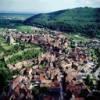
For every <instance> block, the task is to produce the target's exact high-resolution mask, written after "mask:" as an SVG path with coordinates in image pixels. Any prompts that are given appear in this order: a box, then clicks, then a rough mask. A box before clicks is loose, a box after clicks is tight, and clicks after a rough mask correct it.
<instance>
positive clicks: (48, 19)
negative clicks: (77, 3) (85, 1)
mask: <svg viewBox="0 0 100 100" xmlns="http://www.w3.org/2000/svg"><path fill="white" fill-rule="evenodd" d="M24 23H25V24H28V25H37V26H40V27H47V28H50V29H54V30H60V31H64V32H72V33H83V34H84V35H88V36H91V37H94V36H98V37H99V36H100V8H88V7H85V8H75V9H68V10H61V11H56V12H52V13H44V14H37V15H35V16H32V17H30V18H28V19H27V20H25V22H24Z"/></svg>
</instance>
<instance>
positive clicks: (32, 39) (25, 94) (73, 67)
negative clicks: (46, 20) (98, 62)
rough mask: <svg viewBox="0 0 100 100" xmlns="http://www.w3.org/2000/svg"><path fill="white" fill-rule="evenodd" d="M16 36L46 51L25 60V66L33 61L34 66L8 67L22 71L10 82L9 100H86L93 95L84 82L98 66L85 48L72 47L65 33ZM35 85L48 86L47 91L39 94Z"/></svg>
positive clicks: (14, 36) (40, 87)
mask: <svg viewBox="0 0 100 100" xmlns="http://www.w3.org/2000/svg"><path fill="white" fill-rule="evenodd" d="M13 38H14V40H19V41H23V42H27V43H33V44H37V45H39V46H40V47H42V48H43V49H44V50H45V52H44V53H43V54H41V55H40V56H39V57H37V58H35V59H32V60H28V61H27V62H26V63H27V64H25V65H28V63H31V64H33V65H32V67H26V66H25V65H23V64H22V65H21V64H19V65H18V64H17V66H16V64H15V65H10V66H9V68H10V69H12V70H18V71H19V74H18V75H16V76H13V79H12V80H11V82H10V84H9V92H8V94H7V95H8V98H10V100H85V99H86V98H89V97H90V98H91V97H92V96H91V95H89V94H91V90H90V89H89V87H87V86H86V84H85V83H84V81H83V79H84V78H86V76H87V75H88V74H91V72H92V69H93V68H94V67H95V65H94V62H93V60H92V58H91V57H90V56H89V55H88V54H87V52H86V47H80V46H75V47H74V48H71V47H70V41H69V40H68V38H67V37H66V36H64V35H63V34H62V33H56V34H44V33H43V34H13ZM24 63H25V61H24ZM35 88H36V89H39V90H40V89H44V88H46V90H45V91H46V92H43V90H42V92H39V93H36V91H37V90H36V91H35V92H34V89H35ZM91 100H92V99H91ZM94 100H97V99H94Z"/></svg>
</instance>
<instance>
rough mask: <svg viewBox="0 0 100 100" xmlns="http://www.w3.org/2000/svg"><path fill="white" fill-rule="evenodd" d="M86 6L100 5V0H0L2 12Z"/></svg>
mask: <svg viewBox="0 0 100 100" xmlns="http://www.w3.org/2000/svg"><path fill="white" fill-rule="evenodd" d="M85 6H88V7H100V0H0V12H8V11H13V12H33V13H34V12H51V11H56V10H61V9H67V8H75V7H85Z"/></svg>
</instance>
